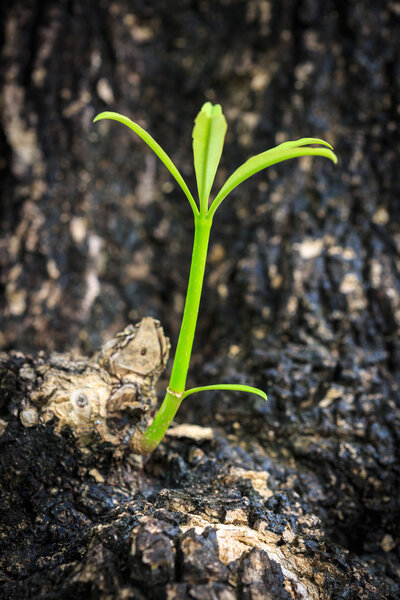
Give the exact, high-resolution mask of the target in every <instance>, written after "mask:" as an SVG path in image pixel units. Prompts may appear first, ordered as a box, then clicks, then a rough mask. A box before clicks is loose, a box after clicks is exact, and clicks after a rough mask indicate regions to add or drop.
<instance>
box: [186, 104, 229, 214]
mask: <svg viewBox="0 0 400 600" xmlns="http://www.w3.org/2000/svg"><path fill="white" fill-rule="evenodd" d="M226 129H227V124H226V120H225V117H224V115H223V114H222V109H221V106H220V105H219V104H215V105H214V106H213V105H212V104H211V102H206V103H205V104H204V105H203V107H202V109H201V111H200V112H199V114H198V115H197V117H196V119H195V126H194V128H193V156H194V168H195V171H196V180H197V189H198V192H199V199H200V212H201V213H202V214H205V213H206V212H207V209H208V199H209V197H210V192H211V188H212V184H213V183H214V179H215V173H216V172H217V168H218V165H219V161H220V159H221V154H222V148H223V146H224V139H225V133H226Z"/></svg>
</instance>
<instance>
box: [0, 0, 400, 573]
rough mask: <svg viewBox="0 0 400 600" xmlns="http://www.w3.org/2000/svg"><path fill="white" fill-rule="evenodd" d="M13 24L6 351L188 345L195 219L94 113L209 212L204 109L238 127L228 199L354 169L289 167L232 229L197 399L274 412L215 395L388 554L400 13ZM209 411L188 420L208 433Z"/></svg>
mask: <svg viewBox="0 0 400 600" xmlns="http://www.w3.org/2000/svg"><path fill="white" fill-rule="evenodd" d="M0 10H1V39H0V46H1V73H2V91H1V103H0V108H1V117H0V119H1V120H0V146H1V159H0V173H1V178H2V184H1V191H0V194H1V198H0V207H1V241H0V267H1V297H0V311H1V331H0V346H1V348H2V349H4V350H10V349H12V348H14V349H17V350H21V351H23V352H38V351H40V350H45V351H46V352H49V351H51V350H56V351H69V350H72V349H74V350H78V351H80V352H83V353H86V354H91V353H93V352H94V351H95V350H96V349H97V348H98V347H99V346H100V345H101V343H102V342H104V341H106V340H108V339H110V338H111V337H112V336H113V335H114V334H115V333H116V332H117V331H119V330H121V329H122V328H123V327H125V326H126V324H128V323H129V322H132V321H133V322H134V321H137V320H139V319H140V318H141V317H143V316H145V315H150V316H153V317H156V318H158V319H159V320H160V321H161V323H162V325H163V327H164V329H165V332H166V334H167V335H168V336H170V338H171V341H172V347H174V345H175V343H176V340H177V335H178V332H179V325H180V318H181V313H182V308H183V302H184V297H185V291H186V283H187V276H188V271H189V263H190V254H191V245H192V239H193V223H192V215H191V210H190V207H189V205H188V203H187V200H186V198H185V197H184V195H183V193H182V191H181V190H180V188H179V187H178V186H177V185H176V184H175V182H174V180H172V178H171V176H170V175H169V173H168V172H167V170H166V169H165V168H164V166H163V165H162V164H161V163H159V162H158V160H157V159H156V157H155V156H154V155H153V154H152V153H151V151H150V150H149V149H148V148H147V146H145V144H144V143H143V142H141V141H140V140H139V139H138V138H137V137H136V136H135V135H134V134H133V133H132V132H131V131H129V130H128V129H126V128H124V127H123V126H122V125H119V124H116V123H111V122H101V123H98V124H96V125H93V124H92V119H93V117H94V116H95V115H96V114H97V113H98V112H100V111H103V110H115V111H118V112H121V113H123V114H125V115H127V116H130V117H132V118H133V119H134V120H136V121H137V122H139V123H140V124H141V125H142V126H143V127H145V128H146V129H147V130H148V131H149V132H150V133H151V134H152V135H153V136H154V137H155V139H156V140H157V141H158V142H159V143H160V144H161V145H162V146H163V148H165V150H166V151H167V153H168V154H169V155H170V156H171V157H172V159H173V160H174V162H175V164H176V165H177V166H178V168H179V170H180V171H181V172H182V174H183V175H184V177H186V178H187V180H188V181H189V184H190V186H191V189H192V190H195V179H194V173H193V166H192V150H191V133H192V128H193V120H194V118H195V116H196V114H197V112H198V111H199V109H200V107H201V106H202V104H203V103H204V102H205V101H206V100H210V101H212V102H214V103H215V102H218V103H221V104H222V107H223V110H224V113H225V115H226V118H227V121H228V133H227V138H226V144H225V150H224V153H223V157H222V162H221V167H220V169H219V172H218V174H217V182H216V183H217V186H220V185H222V183H223V182H224V181H225V179H226V178H227V176H228V175H229V173H230V172H232V171H233V170H234V169H235V168H236V167H237V166H238V165H239V164H241V163H242V162H244V160H246V159H247V158H248V157H249V156H250V155H252V154H255V153H258V152H261V151H263V150H265V149H267V148H269V147H271V146H274V145H276V144H277V143H280V142H283V141H285V140H288V139H296V138H300V137H306V136H314V137H320V138H324V139H326V140H327V141H329V142H330V143H331V144H332V145H333V146H334V149H335V151H336V153H337V155H338V157H339V163H338V165H336V166H335V165H333V164H332V163H331V162H330V161H327V160H325V159H322V158H315V159H310V158H304V159H301V160H293V161H290V162H288V163H285V164H281V165H278V166H275V167H272V168H270V169H268V170H267V171H264V172H262V173H260V174H258V175H257V176H255V177H253V178H252V179H250V180H249V181H247V182H246V183H245V184H243V185H242V186H240V187H239V188H238V189H237V190H235V192H234V193H232V194H231V195H230V196H229V197H228V198H227V199H226V200H225V201H224V203H223V205H222V206H221V208H220V209H219V211H218V213H217V215H216V218H215V220H214V226H213V232H212V236H211V246H210V254H209V260H208V264H207V271H206V279H205V285H204V292H203V298H202V304H201V308H200V316H199V324H198V335H197V337H196V340H195V347H194V355H193V361H192V368H191V371H190V382H189V383H190V384H196V385H202V384H203V385H204V384H205V383H206V382H209V383H214V382H217V381H220V382H221V381H230V382H238V383H244V382H246V383H248V384H250V385H257V386H258V387H262V388H263V389H266V391H267V392H268V393H269V394H270V398H271V399H270V402H269V403H268V404H265V405H264V404H263V403H262V402H261V401H259V400H258V399H256V398H252V397H246V400H245V401H242V400H241V401H240V402H238V400H237V399H236V400H235V399H234V398H233V397H232V395H230V396H229V397H228V396H226V395H225V396H224V395H219V396H218V399H219V404H218V406H219V411H220V414H222V415H223V416H222V417H219V416H218V415H217V416H216V418H217V420H218V419H220V420H224V427H225V428H226V429H227V430H229V427H231V428H232V431H234V430H235V428H236V429H237V427H238V423H239V422H240V424H241V426H242V427H247V431H248V432H249V433H250V434H252V433H254V432H256V433H257V435H258V438H257V439H258V441H259V443H260V444H262V445H263V446H264V447H266V445H268V444H270V455H271V453H272V452H273V451H272V448H273V444H274V440H275V441H276V442H277V445H276V450H275V451H276V453H280V454H281V456H285V450H284V446H285V445H286V447H287V448H289V450H286V455H289V454H291V455H293V456H296V457H297V458H296V460H299V461H302V462H303V464H306V465H307V464H309V465H311V467H312V468H311V470H310V475H309V476H310V480H307V481H306V484H305V485H306V487H307V490H308V492H309V493H310V494H311V496H312V494H314V496H315V499H316V501H317V504H318V510H320V511H322V512H321V513H320V514H325V518H326V523H327V524H328V525H329V522H330V521H329V519H330V517H329V515H331V518H332V520H331V525H332V535H333V536H334V537H335V538H337V539H338V540H339V541H341V542H342V543H344V544H345V545H346V546H347V547H348V548H349V549H353V550H356V551H358V550H361V549H362V550H363V551H367V552H368V551H374V550H376V549H378V550H379V551H381V546H380V544H381V540H382V539H384V535H386V534H387V532H388V531H391V533H390V536H391V537H390V539H391V540H392V542H393V540H395V539H396V535H397V534H395V533H394V532H393V531H392V529H391V527H392V525H393V527H394V523H393V524H392V525H390V519H389V517H390V515H392V516H393V515H394V514H395V511H396V510H398V505H397V504H396V502H397V500H396V499H397V498H398V495H399V494H398V491H399V485H398V483H399V478H398V475H396V473H397V471H396V467H395V465H396V461H397V453H398V441H399V439H398V438H399V433H398V428H397V426H398V425H399V423H400V416H399V409H398V385H399V373H400V368H399V357H400V355H399V339H400V338H399V335H398V331H399V329H398V328H399V322H400V297H399V292H400V277H399V249H400V227H399V214H400V203H399V192H400V190H399V167H398V160H399V158H398V157H399V154H400V153H399V130H398V119H399V107H400V103H399V102H400V100H399V78H400V67H399V64H400V63H399V45H400V44H399V41H400V32H399V20H400V4H399V3H398V2H395V1H393V2H378V1H377V0H375V1H369V2H360V1H346V2H344V1H339V0H325V1H324V2H318V1H317V0H282V1H279V2H278V1H275V0H274V1H267V0H251V1H247V2H244V1H241V0H221V1H218V2H211V1H207V0H202V1H193V0H191V1H189V0H182V1H180V2H173V1H169V2H167V1H163V0H159V1H157V0H156V1H154V2H144V1H142V0H130V1H128V0H115V1H107V0H99V1H96V2H95V1H93V0H88V1H86V2H77V1H75V0H65V1H62V0H58V1H55V0H12V1H10V0H4V2H3V3H2V8H1V9H0ZM214 400H215V397H214V398H213V396H212V395H209V396H207V397H204V398H199V400H196V401H193V402H192V403H190V405H187V406H185V407H184V410H183V412H182V415H183V417H182V418H191V419H193V418H194V419H196V420H195V422H202V420H204V421H206V419H207V418H209V414H210V412H213V411H214V410H215V403H214ZM213 407H214V408H213ZM201 408H203V409H204V411H205V412H204V413H201ZM185 410H186V411H187V412H186V414H185ZM188 411H197V413H196V414H195V415H192V414H188ZM202 415H203V416H202ZM254 415H256V416H257V418H258V417H261V418H259V419H258V422H257V423H254ZM307 432H308V433H307ZM307 435H309V437H307ZM315 436H316V437H315ZM254 443H256V442H254ZM327 465H328V466H329V468H330V469H332V468H333V469H334V474H333V475H332V477H329V478H327V475H326V473H327V470H326V469H327ZM332 465H335V466H334V467H333V466H332ZM360 465H361V466H362V467H363V468H364V471H362V469H361V466H360ZM318 469H320V478H319V479H318V480H315V479H313V475H312V474H311V473H312V471H313V470H314V471H315V470H318ZM368 469H371V471H369V470H368ZM368 473H371V480H369V479H368V476H367V475H368ZM376 477H381V478H383V479H382V480H381V481H380V482H378V483H379V486H380V487H379V490H380V491H379V494H378V492H377V489H378V487H377V485H376V479H374V478H376ZM328 479H329V480H328ZM304 481H305V480H304ZM382 481H383V483H382ZM321 482H324V483H323V484H322V483H321ZM339 483H340V485H339ZM312 486H315V488H314V487H312ZM324 486H325V487H324ZM313 490H314V491H313ZM396 490H397V491H396ZM314 492H315V493H314ZM377 494H378V495H377ZM355 498H356V499H357V501H355V500H354V499H355ZM385 498H386V499H385ZM360 502H361V504H362V506H363V507H364V510H360ZM321 507H322V508H321ZM396 507H397V508H396ZM324 511H325V513H324ZM330 511H331V512H330ZM327 515H328V516H327ZM338 515H339V517H338ZM388 519H389V521H388ZM371 523H372V524H373V526H374V529H373V531H372V529H371ZM328 525H327V526H328ZM388 535H389V534H388ZM386 539H387V538H386ZM393 543H394V546H392V544H391V543H389V545H388V544H386V548H387V549H388V548H389V547H390V548H389V550H385V552H386V551H388V552H389V551H391V550H393V548H394V547H395V542H393ZM368 544H369V545H368ZM393 569H394V567H393Z"/></svg>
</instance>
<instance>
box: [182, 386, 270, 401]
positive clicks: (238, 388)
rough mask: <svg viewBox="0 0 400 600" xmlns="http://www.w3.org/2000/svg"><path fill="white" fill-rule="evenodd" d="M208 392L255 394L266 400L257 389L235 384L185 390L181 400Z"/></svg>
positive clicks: (263, 393)
mask: <svg viewBox="0 0 400 600" xmlns="http://www.w3.org/2000/svg"><path fill="white" fill-rule="evenodd" d="M209 390H230V391H233V392H248V393H249V394H256V395H257V396H261V398H263V399H264V400H268V398H267V394H266V393H265V392H263V391H262V390H259V389H258V388H255V387H251V386H250V385H240V384H235V383H227V384H225V383H218V384H216V385H205V386H203V387H196V388H192V389H190V390H186V391H184V392H183V394H182V400H183V399H184V398H186V397H187V396H190V395H191V394H197V392H207V391H209Z"/></svg>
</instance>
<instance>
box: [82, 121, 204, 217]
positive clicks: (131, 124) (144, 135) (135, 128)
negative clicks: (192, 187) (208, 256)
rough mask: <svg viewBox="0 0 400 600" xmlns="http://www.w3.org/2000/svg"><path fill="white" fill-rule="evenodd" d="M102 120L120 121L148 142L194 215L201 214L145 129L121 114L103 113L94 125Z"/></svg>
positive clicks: (160, 149) (169, 160)
mask: <svg viewBox="0 0 400 600" xmlns="http://www.w3.org/2000/svg"><path fill="white" fill-rule="evenodd" d="M102 119H111V120H112V121H118V123H122V124H123V125H126V126H127V127H129V129H132V131H134V132H135V133H136V134H137V135H138V136H139V137H140V138H141V139H142V140H143V141H144V142H146V144H147V145H148V146H150V148H151V149H152V150H153V152H154V153H155V154H156V155H157V156H158V158H159V159H160V160H161V162H163V163H164V165H165V166H166V167H167V169H168V170H169V172H170V173H171V175H172V176H173V177H174V179H175V180H176V182H177V183H178V184H179V185H180V187H181V188H182V190H183V191H184V193H185V195H186V198H187V199H188V200H189V203H190V206H191V207H192V210H193V213H194V215H195V216H196V215H198V214H199V211H198V208H197V206H196V202H195V200H194V198H193V196H192V194H191V193H190V191H189V188H188V187H187V185H186V183H185V181H184V179H183V177H182V175H181V174H180V173H179V171H178V169H177V168H176V167H175V165H174V163H173V162H172V160H171V159H170V157H169V156H168V154H167V153H166V152H165V151H164V150H163V149H162V148H161V146H160V145H159V144H157V142H156V141H155V139H154V138H152V137H151V135H150V134H149V133H147V131H146V130H145V129H143V128H142V127H140V125H138V124H137V123H135V122H134V121H131V119H128V117H124V116H123V115H120V114H119V113H115V112H109V111H106V112H102V113H100V114H99V115H97V117H95V118H94V119H93V123H96V122H97V121H100V120H102Z"/></svg>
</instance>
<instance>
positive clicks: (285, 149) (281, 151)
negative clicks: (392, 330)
mask: <svg viewBox="0 0 400 600" xmlns="http://www.w3.org/2000/svg"><path fill="white" fill-rule="evenodd" d="M316 139H317V138H303V139H301V140H297V141H295V142H284V143H283V144H281V145H280V146H276V147H275V148H271V150H267V151H266V152H262V153H261V154H257V155H256V156H252V157H251V158H249V160H247V161H246V162H245V163H243V165H241V166H240V167H239V168H238V169H236V171H234V173H232V175H231V176H230V177H229V178H228V180H227V181H226V182H225V184H224V185H223V186H222V188H221V190H220V191H219V193H218V194H217V196H216V198H215V199H214V202H213V203H212V205H211V208H210V211H209V216H210V218H212V217H213V215H214V213H215V211H216V210H217V208H218V206H219V205H220V204H221V202H222V201H223V200H224V198H226V196H227V195H228V194H229V193H230V192H231V191H232V190H233V189H234V188H236V187H237V186H238V185H239V184H240V183H242V182H243V181H245V180H246V179H248V178H249V177H251V176H252V175H254V174H255V173H258V172H259V171H261V170H262V169H266V168H267V167H270V166H271V165H275V164H277V163H280V162H282V161H284V160H288V159H290V158H296V157H299V156H324V157H325V158H330V159H331V160H332V161H333V162H334V163H337V158H336V155H335V154H334V153H333V152H332V150H330V149H328V148H310V147H304V146H305V145H306V144H310V143H314V144H315V143H318V144H321V143H322V144H323V145H324V146H329V144H328V143H327V142H324V141H320V140H318V141H314V140H316ZM329 148H330V146H329Z"/></svg>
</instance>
